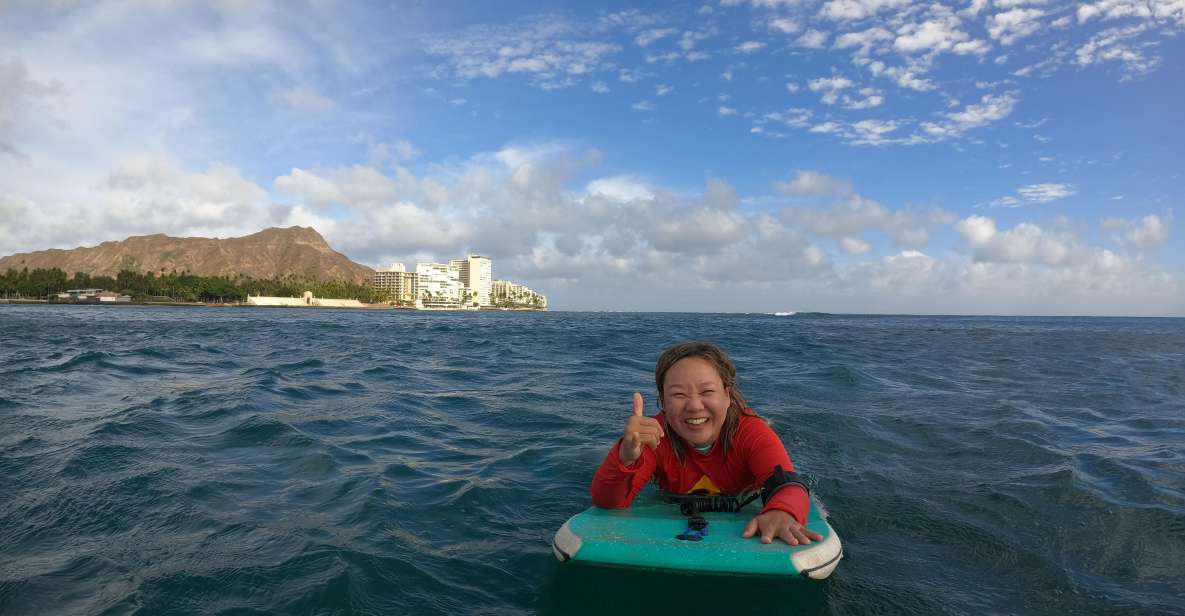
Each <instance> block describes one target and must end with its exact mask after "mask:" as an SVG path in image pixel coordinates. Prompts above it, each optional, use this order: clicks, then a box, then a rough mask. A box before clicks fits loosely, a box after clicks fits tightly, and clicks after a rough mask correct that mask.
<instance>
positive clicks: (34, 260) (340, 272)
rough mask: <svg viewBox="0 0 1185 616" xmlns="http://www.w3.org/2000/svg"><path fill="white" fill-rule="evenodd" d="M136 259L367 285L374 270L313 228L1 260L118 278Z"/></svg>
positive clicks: (153, 268) (160, 266) (218, 272)
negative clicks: (354, 260) (338, 248)
mask: <svg viewBox="0 0 1185 616" xmlns="http://www.w3.org/2000/svg"><path fill="white" fill-rule="evenodd" d="M132 260H134V263H135V266H136V268H137V269H139V270H140V271H142V272H157V273H160V272H162V271H163V272H165V273H168V272H172V271H177V272H181V271H185V270H188V271H189V272H190V273H192V274H196V275H198V276H234V275H236V274H243V275H246V276H250V277H252V278H278V277H281V276H288V275H292V276H298V277H302V278H316V279H319V280H348V281H351V282H358V283H366V282H369V281H370V279H371V275H372V274H374V270H372V269H370V268H369V267H366V266H365V265H359V264H357V263H354V262H353V261H351V260H349V259H348V258H346V256H345V255H343V254H341V253H340V252H337V251H335V250H334V249H333V248H331V247H330V246H329V244H328V243H326V241H325V238H323V237H321V234H320V233H317V231H316V230H314V229H313V228H312V227H288V228H287V229H279V228H271V229H264V230H263V231H260V232H259V233H253V234H251V235H247V236H243V237H232V238H227V239H212V238H205V237H169V236H167V235H164V234H160V233H158V234H156V235H138V236H133V237H129V238H128V239H126V240H123V241H119V242H115V241H112V242H103V243H102V244H99V245H98V246H93V247H90V248H75V249H73V250H60V249H52V250H40V251H37V252H26V253H20V254H15V255H12V256H8V257H3V258H0V272H3V271H7V270H8V269H9V268H13V269H17V270H20V269H22V268H26V267H27V268H29V269H30V270H34V269H39V268H40V269H51V268H55V267H56V268H58V269H60V270H62V271H64V272H66V273H67V274H71V275H73V274H74V273H75V272H86V273H88V274H90V275H92V276H115V275H116V274H118V273H119V271H120V270H121V269H123V268H124V267H125V266H126V265H128V264H130V263H132Z"/></svg>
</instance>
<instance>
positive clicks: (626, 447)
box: [617, 391, 666, 466]
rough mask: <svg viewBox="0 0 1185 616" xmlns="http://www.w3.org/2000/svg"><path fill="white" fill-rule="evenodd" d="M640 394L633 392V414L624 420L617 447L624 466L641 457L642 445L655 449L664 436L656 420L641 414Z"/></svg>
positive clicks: (632, 463) (630, 464) (618, 455)
mask: <svg viewBox="0 0 1185 616" xmlns="http://www.w3.org/2000/svg"><path fill="white" fill-rule="evenodd" d="M642 409H643V404H642V394H640V393H638V392H636V391H635V392H634V414H633V415H630V418H629V420H627V421H626V422H625V431H624V432H623V433H622V435H621V445H619V446H618V447H617V457H618V458H619V459H620V460H621V463H622V464H624V465H626V466H633V465H634V462H637V461H638V458H640V457H642V447H643V446H645V447H649V448H651V449H657V448H658V443H659V441H661V440H662V437H664V436H666V434H665V433H664V432H663V429H662V426H661V425H659V423H658V420H657V419H655V418H653V417H647V416H645V415H644V414H642Z"/></svg>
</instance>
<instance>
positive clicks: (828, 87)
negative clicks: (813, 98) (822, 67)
mask: <svg viewBox="0 0 1185 616" xmlns="http://www.w3.org/2000/svg"><path fill="white" fill-rule="evenodd" d="M852 85H853V84H852V81H851V80H850V79H847V78H845V77H820V78H818V79H812V80H811V81H809V82H808V83H807V87H808V88H810V91H811V92H822V93H823V97H822V99H821V100H822V101H823V102H824V103H825V104H827V105H834V104H835V103H836V102H838V101H839V95H840V92H841V91H842V90H844V89H845V88H850V87H852Z"/></svg>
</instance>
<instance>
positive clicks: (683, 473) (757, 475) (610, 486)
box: [592, 411, 810, 524]
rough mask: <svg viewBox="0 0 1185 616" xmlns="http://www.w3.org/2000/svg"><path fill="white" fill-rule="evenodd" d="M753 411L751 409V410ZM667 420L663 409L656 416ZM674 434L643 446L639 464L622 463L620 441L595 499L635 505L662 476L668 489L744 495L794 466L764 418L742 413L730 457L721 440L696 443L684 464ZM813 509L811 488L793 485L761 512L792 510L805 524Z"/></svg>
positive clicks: (597, 482)
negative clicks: (705, 446) (704, 445)
mask: <svg viewBox="0 0 1185 616" xmlns="http://www.w3.org/2000/svg"><path fill="white" fill-rule="evenodd" d="M749 412H751V411H749ZM656 419H658V421H659V423H660V424H663V425H666V424H665V422H664V421H663V415H662V413H659V414H658V416H657V417H656ZM670 439H671V435H670V434H668V435H667V436H666V437H665V438H663V439H662V440H661V441H659V444H658V448H657V449H655V450H652V449H650V448H649V447H643V448H642V456H641V457H640V458H638V459H637V460H635V461H634V464H633V466H626V465H624V464H622V463H621V458H619V457H618V447H619V445H620V444H621V441H620V440H618V441H617V443H614V445H613V447H611V448H610V449H609V454H608V455H606V456H605V461H604V462H602V463H601V467H600V468H599V469H597V474H596V476H595V477H593V482H592V500H593V504H594V505H596V506H598V507H601V508H604V509H622V508H625V507H629V506H630V503H632V502H634V498H635V497H636V496H637V495H638V493H639V492H641V491H642V488H644V487H646V483H647V482H648V481H650V479H651V477H654V476H656V475H657V477H658V485H659V488H661V489H662V490H664V491H667V492H672V493H676V494H688V493H691V492H693V491H697V490H705V491H706V492H707V493H708V494H739V493H741V492H744V491H746V490H753V489H759V488H760V487H761V485H762V484H763V483H765V480H766V479H768V478H769V476H770V475H771V474H772V473H773V472H774V467H775V466H779V465H780V466H781V467H782V468H783V469H784V470H786V471H787V472H789V471H793V470H794V465H793V464H792V463H791V462H790V455H789V454H787V453H786V447H785V446H784V445H782V441H781V439H779V438H778V435H777V434H774V431H773V430H772V429H770V427H769V424H767V423H765V421H763V420H762V419H761V418H759V417H755V416H752V415H747V414H742V415H741V422H740V425H739V426H738V427H737V432H736V435H734V436H733V441H732V446H731V447H730V448H729V452H728V456H727V457H725V455H724V453H723V452H722V448H721V447H720V445H719V443H717V444H716V445H715V446H713V447H712V449H711V450H710V451H709V452H708V453H706V454H701V453H700V452H698V451H696V450H695V449H694V448H691V447H684V448H683V450H684V451H683V464H679V461H678V460H677V459H676V458H675V452H674V451H673V450H672V449H671V443H670ZM809 508H810V503H809V502H808V497H807V493H806V490H804V489H803V488H802V487H801V486H798V485H791V486H787V487H785V488H783V489H781V490H778V491H777V492H776V493H775V494H774V497H773V498H772V499H771V500H770V502H768V503H766V505H765V507H764V508H763V509H762V510H761V513H765V512H766V511H769V510H771V509H780V510H782V511H785V512H786V513H789V514H790V515H791V516H793V517H794V519H795V520H797V521H798V523H799V524H805V523H806V516H807V511H808V509H809Z"/></svg>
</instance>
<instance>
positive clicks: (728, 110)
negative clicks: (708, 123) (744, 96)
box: [716, 105, 737, 116]
mask: <svg viewBox="0 0 1185 616" xmlns="http://www.w3.org/2000/svg"><path fill="white" fill-rule="evenodd" d="M716 113H717V115H722V116H734V115H736V114H737V110H736V109H733V108H732V107H725V106H724V105H721V106H720V108H719V109H717V110H716Z"/></svg>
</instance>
